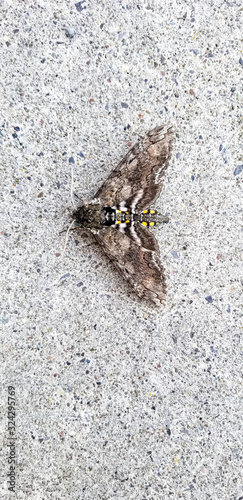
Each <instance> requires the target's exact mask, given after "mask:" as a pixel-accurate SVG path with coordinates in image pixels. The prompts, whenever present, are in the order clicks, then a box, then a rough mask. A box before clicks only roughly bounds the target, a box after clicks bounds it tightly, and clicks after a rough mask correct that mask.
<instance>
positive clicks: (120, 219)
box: [73, 125, 173, 305]
mask: <svg viewBox="0 0 243 500" xmlns="http://www.w3.org/2000/svg"><path fill="white" fill-rule="evenodd" d="M172 142H173V131H172V127H166V126H164V125H162V126H158V127H155V128H154V129H153V130H151V131H150V132H148V133H147V134H146V135H145V137H144V138H142V139H141V140H140V141H139V142H138V143H137V144H135V145H134V146H133V147H132V148H131V149H130V151H128V153H127V154H126V156H125V157H124V158H123V160H122V161H121V162H120V163H119V164H118V166H117V167H116V168H115V169H114V170H113V171H112V172H111V173H110V175H109V177H108V178H107V179H106V180H105V182H104V183H103V184H102V186H101V187H100V188H99V189H98V191H97V193H96V194H95V196H94V198H93V200H92V201H90V202H89V203H86V204H83V205H81V206H80V207H79V208H78V209H77V210H76V211H75V212H74V214H73V217H74V219H75V221H76V223H77V225H79V226H81V227H83V228H87V229H89V231H91V232H92V233H93V235H94V237H95V239H96V241H97V242H98V243H99V244H100V246H101V248H102V250H103V251H104V253H105V254H106V255H107V256H108V257H109V259H110V260H111V261H112V262H113V264H114V265H115V267H116V268H117V269H118V271H120V273H121V274H122V276H123V277H124V278H125V279H126V280H127V281H128V282H129V283H130V284H131V285H132V287H133V289H134V291H135V292H136V293H137V295H138V296H139V297H142V298H144V299H146V300H148V301H150V302H153V303H154V304H156V305H160V304H162V303H164V302H165V297H166V280H165V273H164V268H163V266H162V265H161V263H160V259H159V247H158V243H157V241H156V239H155V237H154V236H153V234H152V233H151V232H150V231H148V229H147V227H146V226H154V225H156V224H159V223H160V222H168V218H167V217H165V216H162V215H161V214H159V212H157V211H156V210H151V209H149V208H148V207H149V206H150V205H151V203H153V202H154V201H155V200H156V198H157V197H158V195H159V193H160V190H161V188H162V185H163V180H164V175H165V171H166V169H167V167H168V165H169V161H170V158H171V152H172Z"/></svg>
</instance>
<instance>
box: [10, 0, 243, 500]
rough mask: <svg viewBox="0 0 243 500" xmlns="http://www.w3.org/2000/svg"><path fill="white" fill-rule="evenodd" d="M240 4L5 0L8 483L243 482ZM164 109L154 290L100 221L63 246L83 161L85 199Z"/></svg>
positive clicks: (199, 489)
mask: <svg viewBox="0 0 243 500" xmlns="http://www.w3.org/2000/svg"><path fill="white" fill-rule="evenodd" d="M241 7H242V4H241V2H240V1H232V2H225V1H219V0H216V1H211V0H206V1H204V0H199V1H198V2H190V1H182V0H171V1H167V0H166V1H163V2H162V1H152V0H150V1H147V0H146V1H144V2H143V1H142V2H139V0H138V1H136V2H135V1H129V0H128V1H127V2H126V1H122V0H115V1H105V0H101V1H97V0H96V1H94V0H91V1H89V2H88V1H87V0H83V1H81V2H78V3H76V4H75V1H74V2H71V1H63V2H61V1H57V0H54V1H47V0H40V1H37V2H33V1H31V0H29V1H28V0H26V1H17V0H13V1H10V0H3V1H2V2H1V18H2V27H1V37H0V40H1V92H0V99H1V103H0V108H1V124H0V125H1V137H0V140H1V167H2V174H1V206H2V211H1V248H2V250H1V254H2V267H1V285H2V294H1V300H2V305H1V368H0V370H1V372H0V373H1V399H0V401H1V433H0V434H1V449H2V452H1V455H2V456H1V460H2V466H1V486H0V496H1V498H5V499H8V498H9V499H15V498H17V499H18V500H22V499H31V500H42V499H45V500H49V499H54V500H65V499H72V500H78V499H80V500H94V499H95V500H115V499H118V500H123V499H129V500H130V499H131V500H133V499H134V500H147V499H153V500H167V499H171V500H177V499H183V500H184V499H185V500H209V499H210V500H218V499H220V500H226V499H227V500H240V499H242V498H243V491H242V428H241V424H242V385H241V380H242V379H241V370H242V361H241V353H242V347H241V346H240V333H241V326H242V323H241V314H240V313H241V312H242V311H241V309H240V306H241V302H242V297H241V296H240V293H241V290H240V277H241V276H240V275H241V271H242V267H241V266H242V264H241V262H240V247H241V243H242V239H241V233H240V224H241V219H240V217H241V214H240V208H241V200H242V192H241V190H240V187H241V184H240V183H241V182H242V175H243V172H242V170H243V166H242V164H243V157H242V135H241V131H240V99H241V97H242V89H241V84H242V69H243V68H242V66H243V54H242V52H241V48H240V38H241V34H242V33H241V30H242V24H243V23H242V8H241ZM162 123H165V124H170V125H174V127H175V143H174V149H173V156H172V160H171V162H170V166H169V168H168V171H167V175H166V180H165V187H164V190H163V193H162V195H161V198H160V199H159V201H158V202H157V203H156V207H157V208H158V209H159V210H160V211H161V212H162V213H166V214H168V216H169V218H170V222H169V224H167V225H164V226H159V227H158V228H156V229H154V234H155V235H156V238H157V240H158V242H159V246H160V252H161V261H162V262H163V265H164V266H165V268H166V274H167V290H168V291H167V302H166V306H165V308H164V309H154V308H153V307H152V306H150V305H149V304H147V303H146V302H143V301H141V300H139V298H137V297H136V295H135V294H134V293H133V292H132V290H131V289H130V288H129V285H128V284H127V283H126V282H125V281H124V280H123V279H122V278H121V277H120V275H119V274H118V273H117V271H115V269H114V266H113V265H112V263H110V262H109V261H108V260H107V258H106V257H105V256H104V255H103V254H102V251H101V250H100V248H98V246H97V245H96V244H95V243H94V240H93V238H92V235H89V234H88V232H87V231H85V232H78V231H77V230H76V231H70V235H69V238H68V241H67V243H66V245H65V252H63V246H64V243H65V232H66V230H67V228H68V226H69V225H70V222H71V217H70V216H71V213H72V210H73V207H72V197H71V190H70V185H71V178H72V171H73V191H74V193H75V194H76V195H77V196H78V197H79V198H81V199H84V200H89V199H91V198H92V196H93V195H94V194H95V192H96V191H97V189H98V188H99V186H100V185H101V183H102V181H103V180H104V179H105V178H106V177H107V175H108V174H109V173H110V171H111V169H112V168H114V166H115V165H116V164H117V163H118V162H119V161H120V160H121V158H122V157H123V156H124V155H125V153H126V152H127V151H128V149H129V147H130V146H131V145H132V144H133V143H135V142H136V141H137V139H138V138H139V137H141V136H143V135H144V133H145V132H146V131H148V130H150V129H152V128H153V127H155V126H156V125H160V124H162ZM75 194H74V195H73V198H74V203H75V205H77V203H78V198H77V196H76V195H75ZM148 208H150V207H148ZM62 231H64V232H62ZM9 386H14V387H15V391H16V416H15V420H16V471H17V475H16V489H15V492H10V491H8V482H7V480H8V472H9V464H8V446H7V444H8V442H7V438H8V433H7V425H8V414H7V398H8V387H9Z"/></svg>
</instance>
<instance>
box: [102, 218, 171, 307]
mask: <svg viewBox="0 0 243 500" xmlns="http://www.w3.org/2000/svg"><path fill="white" fill-rule="evenodd" d="M94 237H95V239H96V241H97V242H98V243H99V244H100V245H101V247H102V249H103V251H104V253H105V254H106V255H107V256H108V257H109V259H110V260H111V261H112V262H113V264H114V266H115V267H116V268H117V269H118V271H119V272H120V273H121V275H122V276H123V277H124V278H125V279H126V280H127V281H128V282H129V283H130V284H131V285H132V287H133V289H134V291H135V292H136V293H137V295H138V296H139V297H141V298H144V299H146V300H148V301H149V302H153V303H154V304H155V305H157V306H158V305H161V304H163V303H164V302H165V298H166V279H165V274H164V268H163V266H162V265H161V262H160V259H159V248H158V244H157V241H156V240H155V238H154V236H153V235H152V233H150V232H149V231H147V230H146V229H145V228H144V227H143V226H141V225H140V224H139V223H137V224H135V225H134V226H131V228H126V230H125V232H121V231H119V230H117V229H114V228H112V227H107V228H104V229H102V230H100V231H99V232H98V233H95V234H94Z"/></svg>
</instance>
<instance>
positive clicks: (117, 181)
mask: <svg viewBox="0 0 243 500" xmlns="http://www.w3.org/2000/svg"><path fill="white" fill-rule="evenodd" d="M172 142H173V131H172V127H169V128H168V127H167V126H165V125H162V126H159V127H156V128H154V129H153V130H151V131H150V132H148V133H147V134H146V136H145V137H144V138H143V139H141V140H140V141H139V142H138V143H137V144H135V146H133V147H132V148H131V149H130V151H128V153H127V154H126V156H125V157H124V158H123V160H122V161H121V162H120V163H119V165H118V166H117V167H116V168H115V169H114V170H113V171H112V172H111V174H110V175H109V177H108V179H107V180H106V181H105V182H104V183H103V185H102V186H101V187H100V189H99V190H98V191H97V193H96V195H95V199H99V200H100V202H101V203H102V204H104V205H106V206H119V204H121V203H122V202H123V203H124V205H125V206H126V207H129V208H132V209H137V210H138V211H142V210H144V209H145V208H148V207H150V205H151V203H152V202H153V201H154V200H155V199H156V198H157V197H158V195H159V192H160V190H161V187H162V184H163V180H164V174H165V171H166V169H167V167H168V165H169V161H170V157H171V150H172Z"/></svg>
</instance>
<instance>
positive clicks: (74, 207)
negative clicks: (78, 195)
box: [70, 165, 76, 208]
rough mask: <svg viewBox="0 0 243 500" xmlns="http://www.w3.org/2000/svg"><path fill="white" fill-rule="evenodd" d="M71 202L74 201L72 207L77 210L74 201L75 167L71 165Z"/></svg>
mask: <svg viewBox="0 0 243 500" xmlns="http://www.w3.org/2000/svg"><path fill="white" fill-rule="evenodd" d="M70 189H71V201H72V206H73V208H76V206H75V203H74V199H73V166H72V165H71V187H70Z"/></svg>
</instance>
